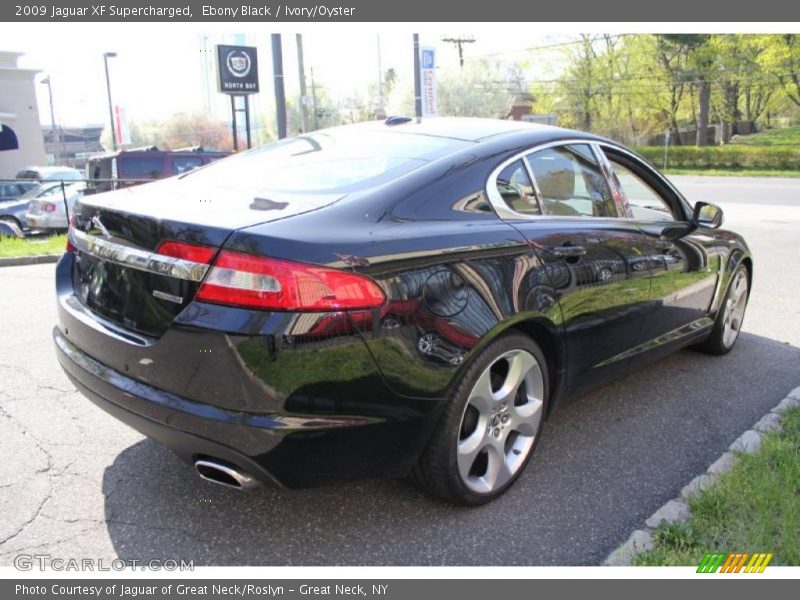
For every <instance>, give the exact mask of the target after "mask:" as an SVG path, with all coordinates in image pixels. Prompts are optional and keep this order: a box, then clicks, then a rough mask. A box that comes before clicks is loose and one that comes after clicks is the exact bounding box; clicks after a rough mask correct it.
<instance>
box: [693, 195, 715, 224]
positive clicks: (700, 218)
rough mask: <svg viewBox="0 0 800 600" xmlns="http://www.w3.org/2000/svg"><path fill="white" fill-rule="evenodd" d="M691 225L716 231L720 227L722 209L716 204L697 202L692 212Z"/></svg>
mask: <svg viewBox="0 0 800 600" xmlns="http://www.w3.org/2000/svg"><path fill="white" fill-rule="evenodd" d="M692 223H693V224H694V225H696V226H697V227H709V228H711V229H716V228H717V227H719V226H720V225H722V209H721V208H720V207H719V206H717V205H716V204H709V203H708V202H698V203H697V204H695V205H694V211H692Z"/></svg>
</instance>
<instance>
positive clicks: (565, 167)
mask: <svg viewBox="0 0 800 600" xmlns="http://www.w3.org/2000/svg"><path fill="white" fill-rule="evenodd" d="M497 185H498V190H499V191H500V195H501V196H502V197H503V200H504V201H505V203H506V204H507V205H508V207H509V208H510V209H511V211H513V212H510V213H509V214H504V215H503V218H504V219H506V220H507V221H508V222H509V223H511V224H512V225H513V226H514V227H516V228H517V229H518V230H519V231H520V232H521V233H522V234H523V235H524V236H525V238H526V239H527V241H528V243H529V244H530V245H531V248H532V251H533V252H534V253H535V255H536V256H537V257H538V259H539V260H540V261H541V262H542V263H543V264H544V266H545V270H546V272H547V274H548V276H549V280H550V285H551V286H552V288H553V292H554V294H553V295H554V297H555V298H556V299H557V300H558V303H559V306H560V316H561V321H562V326H563V328H564V331H565V333H566V339H567V364H568V373H567V386H568V387H569V388H571V389H576V388H580V387H584V386H591V385H594V384H597V383H600V382H602V381H606V380H608V379H611V378H613V377H615V376H617V375H619V373H620V372H621V371H622V370H623V369H624V368H626V365H624V364H623V363H624V361H621V360H620V358H621V357H624V356H626V355H627V353H628V352H629V351H630V350H631V349H632V348H635V347H636V346H638V345H640V344H641V343H642V342H643V341H644V339H643V337H642V315H643V313H644V312H645V311H646V310H647V307H648V301H649V294H650V271H651V269H650V268H642V265H644V264H646V263H643V262H642V260H641V258H642V256H643V255H645V253H646V246H647V244H646V241H645V236H644V235H643V233H642V232H641V231H640V230H639V229H638V227H637V226H636V225H635V224H634V223H631V222H629V221H627V220H626V219H623V218H620V210H621V207H620V205H619V203H618V201H617V198H615V197H614V195H613V194H612V190H611V186H610V185H609V182H608V180H607V179H606V176H605V173H604V170H603V168H602V157H601V156H600V155H598V153H597V151H596V150H595V149H594V148H593V146H592V145H591V144H588V143H576V144H565V145H556V146H550V147H546V148H543V149H540V150H536V151H534V152H532V153H530V154H529V155H527V156H526V157H525V158H524V159H522V160H520V161H517V162H515V163H512V164H510V165H509V166H508V167H506V169H505V170H504V171H502V172H501V173H500V175H499V176H498V182H497Z"/></svg>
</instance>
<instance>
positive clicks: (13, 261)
mask: <svg viewBox="0 0 800 600" xmlns="http://www.w3.org/2000/svg"><path fill="white" fill-rule="evenodd" d="M59 258H61V255H60V254H42V255H40V256H13V257H9V258H0V267H20V266H22V265H41V264H45V263H54V262H58V259H59Z"/></svg>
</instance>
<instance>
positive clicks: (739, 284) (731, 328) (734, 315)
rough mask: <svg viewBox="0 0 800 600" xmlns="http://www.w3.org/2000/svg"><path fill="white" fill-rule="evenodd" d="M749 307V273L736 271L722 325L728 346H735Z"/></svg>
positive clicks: (726, 302) (724, 338)
mask: <svg viewBox="0 0 800 600" xmlns="http://www.w3.org/2000/svg"><path fill="white" fill-rule="evenodd" d="M745 308H747V274H746V273H745V271H744V270H740V271H739V272H737V273H736V277H735V279H734V280H733V283H732V284H731V292H730V294H728V298H727V299H726V300H725V313H724V317H723V325H722V343H723V344H725V347H726V348H730V347H731V346H733V344H734V342H735V341H736V338H737V337H739V331H740V330H741V328H742V321H743V320H744V311H745Z"/></svg>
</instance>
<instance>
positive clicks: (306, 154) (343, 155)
mask: <svg viewBox="0 0 800 600" xmlns="http://www.w3.org/2000/svg"><path fill="white" fill-rule="evenodd" d="M469 145H471V144H470V142H465V141H463V140H454V139H450V138H443V137H432V136H425V135H413V134H403V133H386V132H380V131H366V130H362V131H358V130H353V129H349V130H338V131H337V130H328V131H324V132H316V133H311V134H308V135H301V136H298V137H295V138H290V139H287V140H281V141H279V142H275V143H273V144H267V145H266V146H262V147H260V148H256V149H254V150H250V151H248V152H244V153H242V154H238V155H236V156H232V157H230V158H226V159H225V160H221V161H218V162H215V163H214V164H212V165H210V166H208V167H206V168H203V169H199V170H197V171H194V172H191V173H187V174H186V175H185V177H186V179H187V181H188V180H191V181H192V182H193V183H203V182H206V183H208V184H213V185H217V186H222V187H231V188H235V187H242V188H250V189H252V190H254V191H255V190H261V191H263V192H268V191H273V192H288V193H293V192H306V193H308V192H311V193H313V192H319V193H348V192H352V191H355V190H359V189H365V188H369V187H374V186H376V185H380V184H382V183H384V182H387V181H390V180H391V179H393V178H395V177H398V176H400V175H403V174H405V173H408V172H410V171H413V170H414V169H417V168H419V167H421V166H422V165H424V164H426V163H427V162H430V161H432V160H435V159H437V158H441V157H443V156H446V155H447V154H450V153H452V152H455V151H457V150H460V149H461V148H464V147H467V146H469Z"/></svg>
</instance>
